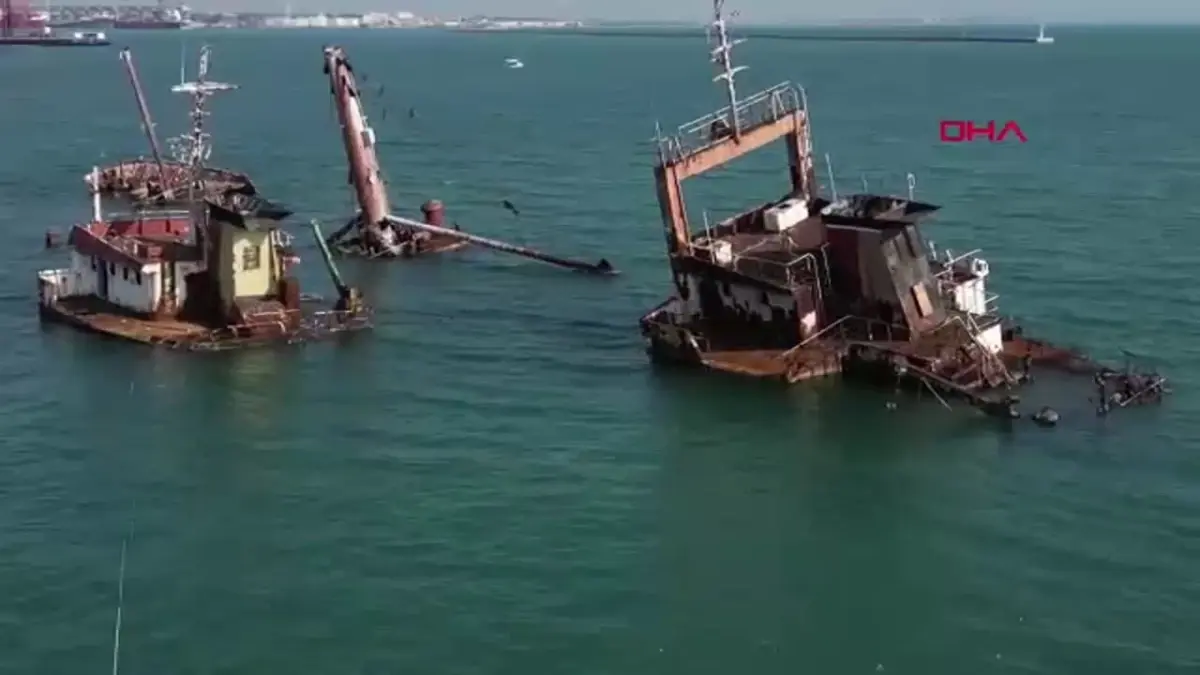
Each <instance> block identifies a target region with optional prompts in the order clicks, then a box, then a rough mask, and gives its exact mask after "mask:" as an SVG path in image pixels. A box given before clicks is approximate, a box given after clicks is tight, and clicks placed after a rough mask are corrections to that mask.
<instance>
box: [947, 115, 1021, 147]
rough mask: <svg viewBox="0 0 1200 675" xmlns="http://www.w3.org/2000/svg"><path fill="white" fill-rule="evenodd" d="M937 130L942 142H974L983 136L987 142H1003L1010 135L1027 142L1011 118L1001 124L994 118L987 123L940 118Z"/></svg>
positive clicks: (1019, 126) (1019, 127)
mask: <svg viewBox="0 0 1200 675" xmlns="http://www.w3.org/2000/svg"><path fill="white" fill-rule="evenodd" d="M997 127H999V129H1000V131H999V132H997V131H996V129H997ZM938 132H939V135H940V136H941V139H942V142H943V143H974V142H975V141H978V140H980V139H984V138H986V139H987V140H988V142H989V143H1003V142H1004V141H1005V139H1008V138H1010V137H1011V138H1016V139H1017V140H1019V141H1021V142H1022V143H1027V142H1029V138H1028V137H1027V136H1025V132H1024V131H1023V130H1022V129H1021V125H1019V124H1017V123H1016V122H1014V121H1012V120H1009V121H1007V122H1005V123H1004V124H1002V125H1001V124H997V122H996V120H989V121H988V123H987V124H977V123H975V122H966V121H962V120H942V121H941V122H939V123H938Z"/></svg>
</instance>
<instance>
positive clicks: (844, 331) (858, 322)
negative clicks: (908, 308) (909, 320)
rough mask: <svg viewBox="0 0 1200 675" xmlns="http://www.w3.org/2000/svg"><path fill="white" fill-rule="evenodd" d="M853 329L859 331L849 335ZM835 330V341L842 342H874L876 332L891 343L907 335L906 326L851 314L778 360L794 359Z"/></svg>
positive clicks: (805, 340)
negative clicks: (860, 340) (880, 333)
mask: <svg viewBox="0 0 1200 675" xmlns="http://www.w3.org/2000/svg"><path fill="white" fill-rule="evenodd" d="M855 327H857V328H858V329H859V330H858V331H857V332H856V333H853V334H851V333H850V332H849V331H850V329H852V328H855ZM835 330H836V331H837V336H836V337H837V339H838V340H842V341H846V340H854V339H861V338H859V337H858V336H862V338H865V339H866V340H867V341H869V342H874V341H875V338H876V331H877V330H878V331H880V332H882V337H883V339H884V341H886V342H893V341H895V338H897V337H900V336H903V337H904V338H905V339H907V337H908V334H909V330H908V327H907V326H901V325H898V324H891V323H888V322H886V321H883V320H881V319H872V318H869V317H865V316H854V315H852V314H851V315H846V316H843V317H842V318H840V319H838V320H837V321H834V322H833V323H831V324H829V325H828V326H826V327H824V328H822V329H821V330H819V331H817V332H816V333H813V334H812V335H810V336H808V337H807V338H805V339H803V340H801V341H800V343H799V344H797V345H796V346H795V347H792V348H791V349H789V350H787V351H786V352H784V353H783V354H782V355H781V357H780V358H783V359H793V358H795V357H796V356H797V355H798V354H799V353H800V352H802V351H804V350H805V349H806V348H807V347H809V345H811V344H812V343H814V342H816V341H817V340H820V339H822V338H828V337H829V336H830V335H831V334H832V333H834V331H835Z"/></svg>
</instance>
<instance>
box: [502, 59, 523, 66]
mask: <svg viewBox="0 0 1200 675" xmlns="http://www.w3.org/2000/svg"><path fill="white" fill-rule="evenodd" d="M504 65H505V67H508V68H524V67H525V64H524V63H521V59H512V58H508V59H504Z"/></svg>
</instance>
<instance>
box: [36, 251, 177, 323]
mask: <svg viewBox="0 0 1200 675" xmlns="http://www.w3.org/2000/svg"><path fill="white" fill-rule="evenodd" d="M92 260H93V259H92V258H91V257H89V256H85V255H83V254H81V253H79V252H77V251H71V267H70V269H69V270H68V271H69V274H68V279H69V281H68V283H67V284H66V286H65V287H64V288H60V289H59V293H58V295H59V297H76V296H83V295H95V296H96V297H99V298H101V299H102V300H107V301H109V302H111V303H113V304H114V305H119V306H121V307H125V308H127V309H131V310H133V311H135V312H146V313H152V312H154V310H155V309H157V308H158V301H159V299H160V298H161V297H162V282H161V279H160V275H161V274H162V263H151V264H149V265H143V266H141V267H140V268H133V267H131V268H129V275H128V276H129V278H128V279H126V278H125V276H126V275H125V272H124V269H125V268H124V267H123V266H121V265H115V266H110V267H109V275H108V293H107V294H106V295H105V296H101V295H100V265H110V263H107V262H104V261H101V260H99V259H96V260H95V264H96V267H95V268H94V269H93V267H92ZM114 269H115V270H116V271H115V272H114V271H113V270H114ZM136 272H141V273H142V281H141V283H140V284H139V283H138V281H137V276H136V274H135V273H136Z"/></svg>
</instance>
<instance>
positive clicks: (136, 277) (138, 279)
mask: <svg viewBox="0 0 1200 675" xmlns="http://www.w3.org/2000/svg"><path fill="white" fill-rule="evenodd" d="M133 278H134V283H135V284H137V285H138V286H141V285H142V273H141V271H140V270H139V271H136V272H134V273H133Z"/></svg>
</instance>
